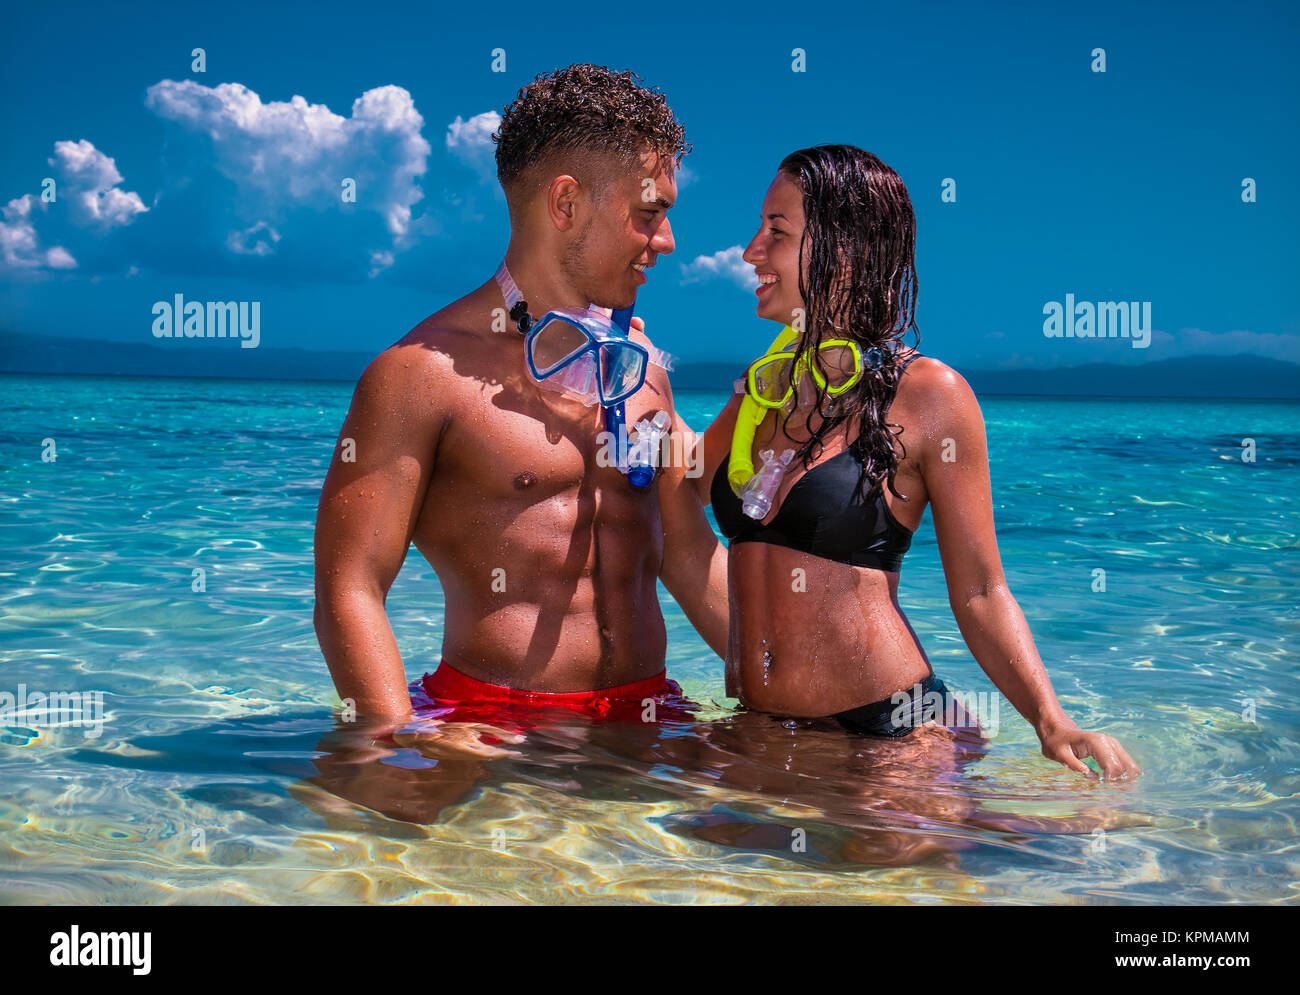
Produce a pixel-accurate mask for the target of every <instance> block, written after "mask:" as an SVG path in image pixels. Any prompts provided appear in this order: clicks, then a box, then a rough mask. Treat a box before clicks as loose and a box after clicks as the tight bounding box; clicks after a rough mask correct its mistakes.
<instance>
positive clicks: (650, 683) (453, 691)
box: [414, 660, 695, 729]
mask: <svg viewBox="0 0 1300 995" xmlns="http://www.w3.org/2000/svg"><path fill="white" fill-rule="evenodd" d="M420 686H421V688H423V689H424V693H425V694H426V695H428V701H427V702H422V701H420V700H419V698H418V697H417V698H416V699H415V700H414V704H415V706H416V708H415V711H416V714H417V715H421V716H423V717H428V718H438V719H443V720H445V721H448V722H485V723H488V724H489V725H497V726H503V725H504V726H512V727H517V728H521V729H531V728H534V727H535V726H536V725H537V724H538V719H539V718H541V717H542V715H544V714H548V715H551V716H564V715H568V716H575V715H582V716H586V717H587V718H589V719H592V720H595V721H623V722H644V721H646V718H645V716H646V715H653V719H651V720H650V721H653V722H658V721H660V720H662V719H674V720H677V721H694V715H693V709H694V707H695V705H694V703H693V702H691V701H690V700H689V699H687V698H686V697H684V696H683V695H682V689H681V687H680V686H679V685H678V684H677V682H676V681H671V680H669V679H668V676H667V671H664V672H663V673H660V674H657V675H655V676H654V677H647V678H646V679H645V680H643V681H633V682H632V683H631V684H620V685H618V686H617V687H610V688H600V689H599V690H596V691H566V692H546V691H521V690H518V689H516V688H508V687H503V686H502V685H500V684H488V683H486V682H485V681H480V680H476V679H475V678H473V677H469V676H468V675H466V674H462V673H461V672H460V671H459V670H456V669H455V668H454V667H452V666H450V665H449V664H448V663H447V661H445V660H442V661H440V662H439V664H438V669H437V670H435V671H434V672H433V673H432V674H425V675H424V679H423V680H421V681H420ZM646 699H650V701H653V702H654V708H653V711H650V710H648V706H647V704H646Z"/></svg>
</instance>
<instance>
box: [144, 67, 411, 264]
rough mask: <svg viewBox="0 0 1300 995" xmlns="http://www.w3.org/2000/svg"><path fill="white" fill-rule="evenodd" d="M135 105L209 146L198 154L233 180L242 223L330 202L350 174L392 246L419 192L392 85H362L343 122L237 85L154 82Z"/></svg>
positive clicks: (319, 109)
mask: <svg viewBox="0 0 1300 995" xmlns="http://www.w3.org/2000/svg"><path fill="white" fill-rule="evenodd" d="M145 105H146V106H147V107H149V109H150V110H152V111H153V112H154V113H155V114H157V115H158V116H159V117H161V118H163V119H165V120H168V121H171V122H173V123H174V124H176V125H177V126H179V127H180V129H181V130H182V132H183V133H188V134H189V135H190V136H191V137H192V138H194V139H195V140H196V141H199V140H206V142H207V143H209V144H208V145H207V148H208V149H210V151H206V150H205V153H204V157H205V158H206V159H207V160H208V161H210V162H211V163H212V165H213V166H214V167H215V168H216V169H217V170H218V171H219V172H220V173H221V174H222V175H223V176H225V177H226V178H227V179H228V180H230V181H231V182H232V183H233V184H234V186H235V197H236V203H235V205H234V207H235V208H236V213H237V214H238V215H239V216H240V217H241V218H243V219H244V220H246V221H253V220H254V219H256V220H257V221H262V222H265V223H267V224H268V225H270V224H271V223H272V221H279V220H280V219H281V218H283V217H284V216H285V215H286V214H287V213H288V212H289V211H290V210H292V209H294V208H299V207H308V208H317V209H322V210H323V209H328V208H332V207H335V206H337V205H338V204H339V202H340V191H341V190H342V184H343V181H344V179H346V178H351V179H353V180H355V181H356V188H357V195H356V207H357V209H358V210H362V211H366V210H368V211H374V212H377V213H378V214H379V215H380V216H381V217H382V218H383V220H384V223H385V226H386V228H387V230H388V232H389V234H390V235H391V236H392V240H393V243H394V244H396V243H399V242H400V241H401V240H402V239H403V237H404V236H406V234H407V233H408V231H409V229H410V224H411V206H412V205H413V204H415V203H416V202H417V201H419V200H420V199H421V198H422V197H423V196H424V194H423V192H422V191H421V189H420V186H419V182H418V178H419V177H420V176H423V175H424V173H425V170H426V169H427V160H428V156H429V152H430V148H429V143H428V142H426V141H425V140H424V138H423V137H422V136H421V134H420V130H421V129H422V128H423V127H424V119H423V118H422V117H421V116H420V114H419V112H418V111H417V110H416V109H415V103H414V101H413V100H412V99H411V95H410V93H408V92H407V91H406V90H404V89H403V88H402V87H400V86H381V87H377V88H375V89H373V90H368V91H366V92H365V93H363V94H362V95H361V96H360V97H358V98H357V99H356V100H355V101H353V103H352V115H351V117H346V118H345V117H342V116H340V115H338V114H335V113H334V112H333V111H331V110H330V109H329V108H328V107H326V106H325V105H324V104H309V103H308V102H307V101H306V100H305V99H303V98H302V97H300V96H296V95H295V96H294V97H293V98H292V99H290V100H289V101H287V102H285V101H270V102H268V103H263V102H262V98H261V97H259V96H258V95H257V94H256V93H254V92H253V91H252V90H250V89H248V88H247V87H246V86H243V85H241V84H239V83H222V84H220V85H218V86H216V87H206V86H203V85H201V84H199V83H195V82H193V81H192V80H182V81H180V82H177V81H175V80H162V81H161V82H159V83H155V84H154V85H153V86H151V87H149V89H148V91H146V95H145ZM267 219H270V220H269V221H268V220H267ZM283 234H284V237H286V238H289V237H291V234H292V233H290V232H287V231H286V232H283Z"/></svg>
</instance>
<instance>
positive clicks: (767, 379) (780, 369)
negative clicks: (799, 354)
mask: <svg viewBox="0 0 1300 995" xmlns="http://www.w3.org/2000/svg"><path fill="white" fill-rule="evenodd" d="M793 372H794V357H793V356H790V355H788V354H778V355H776V356H771V357H767V358H765V359H762V360H760V361H759V362H758V363H757V364H756V365H755V366H754V367H753V368H752V371H751V374H750V378H749V380H750V388H751V389H752V390H753V391H754V394H755V397H756V399H757V400H759V401H761V402H766V403H767V404H769V405H772V406H774V407H775V406H779V405H781V404H782V403H784V402H785V399H786V397H787V396H789V394H790V377H791V374H792V373H793Z"/></svg>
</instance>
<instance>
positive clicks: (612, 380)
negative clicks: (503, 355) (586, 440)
mask: <svg viewBox="0 0 1300 995" xmlns="http://www.w3.org/2000/svg"><path fill="white" fill-rule="evenodd" d="M496 281H497V284H498V285H499V286H500V287H501V293H502V295H503V296H504V297H505V300H506V304H507V306H508V307H509V309H510V317H511V318H512V319H513V320H514V322H515V324H516V326H517V327H518V329H519V331H520V333H521V334H522V335H523V336H524V362H525V363H526V364H527V366H528V374H529V376H530V377H531V378H532V380H533V382H534V383H536V384H537V385H538V386H539V387H542V388H544V389H546V390H552V391H555V392H557V393H560V394H563V395H565V396H566V397H570V398H573V399H574V400H578V401H581V402H582V403H583V404H586V405H592V404H600V405H601V407H602V408H603V409H604V412H605V431H606V432H608V433H609V436H610V437H611V438H612V440H613V444H614V446H615V450H616V452H617V464H618V468H619V470H620V471H622V472H623V473H624V474H626V475H627V478H628V480H629V481H630V482H631V483H632V484H633V486H635V487H638V488H645V487H649V486H650V483H651V482H652V481H653V480H654V473H655V469H654V460H653V454H652V453H651V442H652V440H651V438H649V437H647V438H646V439H645V441H644V442H642V440H641V439H640V437H639V438H638V445H637V447H635V448H634V458H633V459H629V456H628V442H627V415H626V410H625V407H624V403H625V402H626V401H627V399H628V398H629V397H631V396H632V395H633V394H635V393H636V392H637V391H638V390H640V389H641V387H642V385H643V384H644V383H645V377H646V371H647V370H648V368H649V364H650V363H654V364H655V365H656V366H661V367H663V368H664V369H667V368H668V366H669V359H668V357H667V355H666V354H665V353H663V352H661V351H660V350H658V349H654V348H650V349H647V348H646V347H645V346H642V345H639V344H638V343H636V342H632V341H631V340H630V339H629V338H628V330H629V328H630V326H631V322H632V308H624V309H622V310H619V311H614V312H612V313H607V312H606V310H605V309H601V308H592V307H588V308H556V309H555V310H552V311H548V312H547V313H546V314H545V315H543V316H542V318H541V319H540V320H534V319H533V317H532V315H530V314H529V313H528V305H527V303H526V302H525V301H524V299H523V295H522V294H521V293H520V292H519V288H518V287H517V286H515V282H514V280H513V278H511V276H510V272H509V270H507V269H506V264H505V263H504V262H503V263H502V264H501V266H500V268H498V270H497V273H496ZM664 418H665V419H666V418H667V415H666V414H665V416H664ZM646 424H647V425H648V426H652V427H651V428H648V429H647V431H649V432H653V433H654V437H653V442H655V443H657V442H658V440H659V437H661V436H662V435H663V434H665V431H666V429H665V428H663V427H662V426H661V423H660V421H656V422H654V423H646ZM638 427H640V426H638ZM653 452H654V453H657V452H658V447H657V445H656V446H654V450H653ZM647 461H648V463H649V465H648V466H647V465H646V464H647Z"/></svg>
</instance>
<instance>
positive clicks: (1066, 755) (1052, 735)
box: [1038, 720, 1142, 781]
mask: <svg viewBox="0 0 1300 995" xmlns="http://www.w3.org/2000/svg"><path fill="white" fill-rule="evenodd" d="M1038 739H1039V742H1041V743H1042V744H1043V756H1045V757H1047V759H1049V760H1055V761H1057V762H1058V763H1062V764H1065V766H1067V767H1069V768H1070V769H1071V770H1077V771H1078V772H1079V773H1080V774H1086V775H1087V776H1088V777H1090V778H1092V779H1094V780H1095V779H1096V777H1097V775H1096V774H1094V773H1093V772H1092V768H1091V767H1089V766H1088V765H1087V764H1085V763H1084V762H1083V759H1084V758H1085V757H1092V758H1093V759H1095V760H1096V761H1097V763H1098V764H1100V765H1101V772H1102V774H1103V775H1104V776H1105V778H1106V780H1108V781H1110V780H1113V779H1115V778H1117V777H1136V776H1137V775H1139V774H1141V773H1142V768H1141V767H1139V766H1138V765H1137V764H1136V763H1134V762H1133V758H1132V757H1130V756H1129V755H1128V753H1127V752H1125V750H1124V747H1122V746H1120V745H1119V740H1117V739H1115V738H1114V737H1112V736H1107V735H1105V734H1103V733H1099V732H1084V731H1083V730H1082V729H1080V728H1079V727H1078V726H1076V725H1075V724H1074V723H1073V722H1070V721H1068V720H1066V721H1065V722H1059V723H1057V724H1056V725H1051V726H1048V727H1046V728H1044V729H1041V730H1038Z"/></svg>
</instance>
